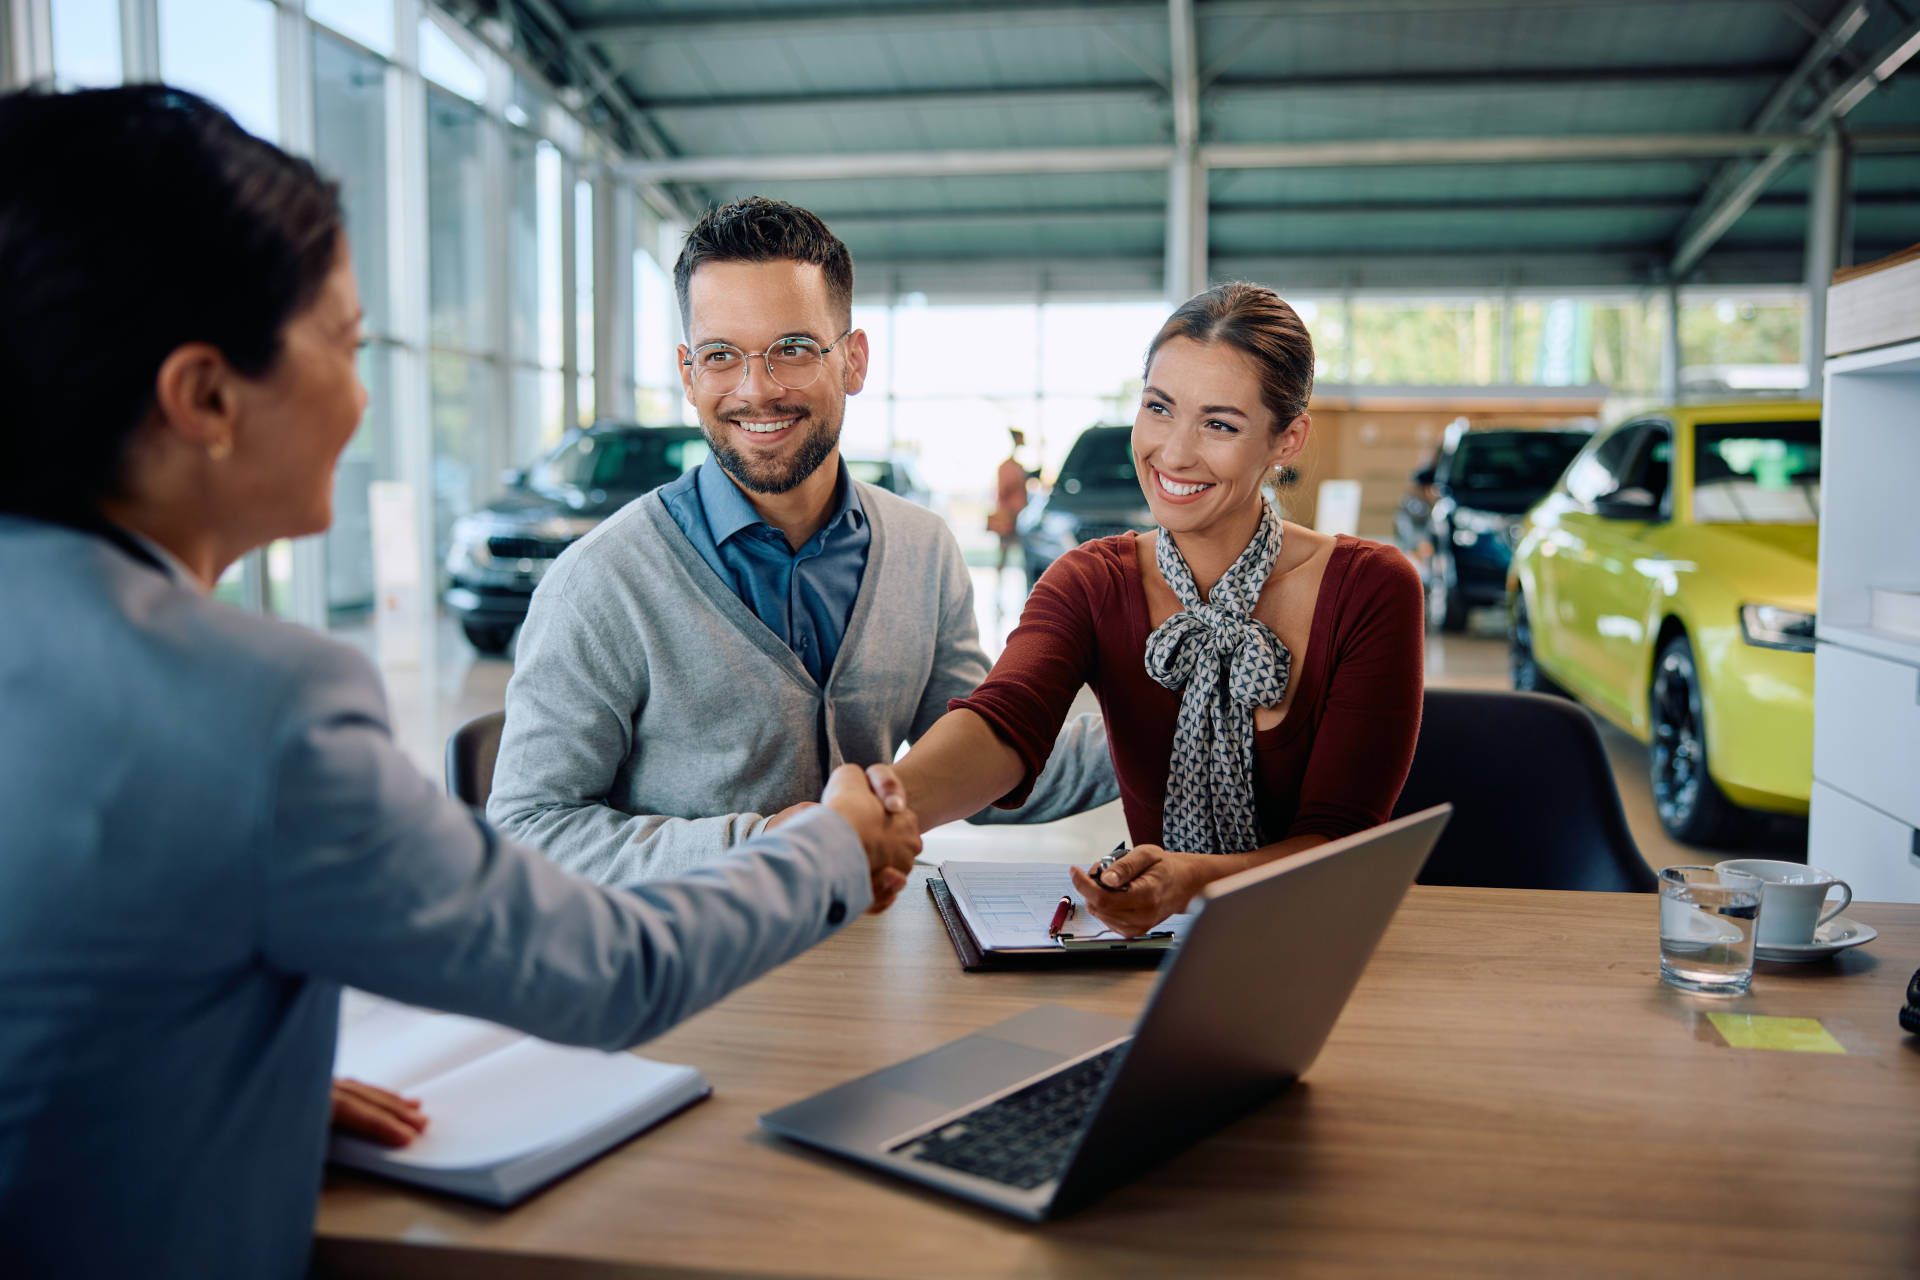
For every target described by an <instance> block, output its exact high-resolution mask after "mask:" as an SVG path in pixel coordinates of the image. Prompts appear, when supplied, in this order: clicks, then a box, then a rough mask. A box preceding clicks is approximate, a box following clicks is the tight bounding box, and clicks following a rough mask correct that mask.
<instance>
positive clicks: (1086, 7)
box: [574, 0, 1775, 45]
mask: <svg viewBox="0 0 1920 1280" xmlns="http://www.w3.org/2000/svg"><path fill="white" fill-rule="evenodd" d="M1750 2H1751V3H1752V4H1753V5H1754V6H1755V7H1759V6H1760V5H1762V4H1766V5H1768V6H1771V5H1772V4H1773V3H1775V0H1750ZM1634 3H1636V0H1201V3H1200V4H1199V6H1198V8H1199V17H1200V19H1201V20H1202V21H1205V20H1207V19H1211V18H1261V17H1269V16H1280V17H1349V16H1352V17H1367V16H1372V15H1380V14H1422V13H1475V12H1479V13H1503V12H1515V11H1521V10H1525V11H1529V12H1534V11H1538V10H1541V9H1601V10H1606V9H1616V8H1624V7H1627V6H1629V5H1632V4H1634ZM1165 10H1166V5H1165V4H1164V3H1161V2H1160V0H1099V2H1098V3H1089V4H1061V3H1054V4H1025V3H1021V2H1020V0H975V2H974V3H970V4H965V5H955V6H951V7H939V8H936V7H932V6H914V7H912V8H900V7H897V6H893V5H888V6H885V7H882V6H878V5H839V6H835V7H833V8H828V9H811V10H807V11H804V12H795V11H793V10H791V9H786V8H775V7H771V6H768V7H763V8H757V9H744V10H742V9H714V10H710V11H708V12H706V13H700V14H675V15H674V16H672V17H659V18H584V19H582V20H581V21H580V22H578V23H577V24H575V27H574V30H575V31H577V32H578V33H579V34H580V35H582V36H584V37H586V38H588V39H590V40H595V41H599V42H601V43H604V44H609V45H613V44H621V45H631V44H663V43H667V42H669V41H675V40H696V39H697V40H725V39H755V38H759V37H762V36H766V35H769V34H772V35H778V36H780V37H783V38H791V37H795V36H841V35H849V34H852V35H899V34H913V33H917V32H924V31H951V30H954V29H956V28H968V27H993V28H1000V29H1005V28H1032V27H1059V26H1080V25H1088V24H1097V23H1136V24H1148V23H1151V24H1153V25H1154V26H1158V25H1159V24H1160V22H1161V21H1162V20H1163V15H1164V13H1165Z"/></svg>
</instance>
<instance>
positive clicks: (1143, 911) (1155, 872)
mask: <svg viewBox="0 0 1920 1280" xmlns="http://www.w3.org/2000/svg"><path fill="white" fill-rule="evenodd" d="M1100 878H1101V879H1102V880H1105V881H1106V882H1107V883H1108V884H1110V885H1113V886H1115V887H1114V888H1112V889H1103V888H1101V887H1100V886H1099V885H1097V884H1095V883H1094V881H1093V878H1092V877H1091V876H1089V875H1088V874H1087V873H1086V872H1084V871H1082V870H1081V869H1080V868H1078V867H1074V868H1073V887H1074V888H1075V889H1077V890H1079V891H1080V896H1081V897H1083V898H1085V899H1086V900H1087V910H1088V911H1090V912H1092V913H1093V916H1094V918H1095V919H1096V920H1098V921H1099V922H1100V923H1101V924H1104V925H1105V926H1107V928H1109V929H1112V930H1113V931H1114V932H1115V933H1118V934H1122V935H1124V936H1126V937H1129V938H1136V937H1139V936H1140V935H1141V934H1143V933H1145V932H1147V931H1148V930H1149V929H1151V928H1153V926H1155V925H1157V924H1159V923H1160V922H1161V921H1162V920H1165V919H1166V918H1167V917H1168V916H1171V915H1178V914H1179V913H1180V912H1182V911H1185V910H1186V909H1187V903H1188V902H1189V901H1191V900H1192V898H1193V895H1194V894H1196V893H1198V892H1199V891H1200V888H1201V886H1202V885H1204V884H1205V883H1206V881H1207V877H1206V876H1205V875H1204V874H1202V872H1201V867H1200V864H1199V855H1198V854H1192V853H1170V852H1168V851H1167V850H1165V849H1162V848H1161V847H1160V846H1159V845H1157V844H1137V845H1135V846H1133V848H1131V849H1129V850H1127V855H1126V856H1125V857H1124V858H1118V859H1116V860H1115V861H1114V862H1113V863H1112V865H1110V866H1109V867H1107V869H1106V871H1105V872H1104V873H1103V874H1102V875H1101V877H1100ZM1123 885H1124V886H1125V888H1124V889H1122V888H1121V887H1120V886H1123Z"/></svg>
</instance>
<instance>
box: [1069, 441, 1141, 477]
mask: <svg viewBox="0 0 1920 1280" xmlns="http://www.w3.org/2000/svg"><path fill="white" fill-rule="evenodd" d="M1132 446H1133V432H1132V431H1129V430H1124V429H1120V430H1103V429H1099V428H1096V429H1094V430H1092V431H1085V432H1082V433H1081V435H1080V438H1079V439H1078V440H1075V441H1074V442H1073V449H1072V450H1071V451H1070V452H1069V453H1068V454H1067V460H1066V462H1065V463H1063V464H1062V465H1061V467H1060V481H1061V483H1063V484H1064V483H1065V482H1066V481H1069V480H1077V481H1078V482H1079V486H1080V487H1081V488H1086V489H1118V488H1133V487H1135V486H1136V485H1138V484H1139V483H1140V481H1139V477H1137V476H1136V475H1134V472H1133V448H1132Z"/></svg>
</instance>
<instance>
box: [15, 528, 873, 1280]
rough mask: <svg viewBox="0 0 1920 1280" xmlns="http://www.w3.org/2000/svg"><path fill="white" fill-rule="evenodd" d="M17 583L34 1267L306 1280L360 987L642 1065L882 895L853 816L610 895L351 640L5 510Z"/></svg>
mask: <svg viewBox="0 0 1920 1280" xmlns="http://www.w3.org/2000/svg"><path fill="white" fill-rule="evenodd" d="M0 581H4V582H5V583H6V584H7V590H8V593H9V596H10V598H11V601H12V604H11V605H10V606H9V609H8V611H7V621H6V624H5V626H4V627H0V823H4V825H0V832H4V834H3V835H0V849H3V852H0V1240H5V1241H6V1242H7V1255H8V1256H7V1264H8V1266H10V1267H14V1268H19V1269H20V1270H21V1273H22V1274H28V1275H37V1274H61V1275H96V1274H97V1275H116V1276H117V1275H143V1276H148V1275H180V1276H195V1277H202V1276H226V1275H232V1276H243V1275H244V1276H270V1275H288V1276H293V1275H299V1274H301V1273H302V1272H303V1271H304V1269H305V1265H306V1258H307V1253H308V1248H309V1237H310V1234H311V1231H312V1222H313V1211H314V1199H315V1196H316V1193H317V1191H318V1187H319V1182H320V1171H321V1163H322V1159H323V1155H324V1150H325V1141H326V1131H327V1115H328V1081H329V1077H330V1074H331V1068H332V1058H333V1044H334V1033H335V1026H336V1020H337V1017H338V1003H339V989H340V986H341V984H343V983H344V984H350V985H352V986H356V987H362V988H364V989H366V990H368V991H373V992H377V993H379V994H382V995H386V996H390V997H393V998H395V999H398V1000H403V1001H408V1002H411V1003H416V1004H423V1005H429V1006H433V1007H436V1008H441V1009H448V1010H453V1011H456V1012H460V1013H466V1014H472V1015H475V1016H478V1017H482V1018H489V1019H493V1020H495V1021H498V1022H502V1023H506V1024H509V1025H511V1026H514V1027H518V1028H520V1029H522V1030H525V1031H529V1032H532V1033H534V1034H536V1035H539V1036H544V1037H546V1038H548V1039H550V1040H557V1041H561V1042H563V1043H570V1044H586V1045H599V1046H603V1047H606V1048H617V1047H624V1046H627V1045H631V1044H634V1043H636V1042H638V1041H642V1040H645V1039H647V1038H649V1037H650V1036H653V1035H656V1034H658V1033H659V1032H661V1031H663V1030H665V1029H666V1028H667V1027H669V1026H671V1025H672V1024H673V1023H675V1022H677V1021H679V1020H680V1019H682V1018H684V1017H687V1016H688V1015H690V1014H692V1013H693V1012H695V1011H696V1010H698V1009H700V1008H701V1007H702V1006H704V1005H706V1004H708V1003H710V1002H712V1001H714V1000H716V999H718V998H719V997H720V996H722V995H724V994H725V993H726V992H728V991H729V990H731V989H732V988H734V987H735V986H738V985H739V984H741V983H743V982H746V981H749V980H750V979H752V978H754V977H756V976H758V975H759V974H761V973H763V972H765V971H766V970H768V969H770V968H772V967H773V966H775V965H777V964H779V963H781V962H782V961H784V960H787V959H789V958H790V957H792V956H794V955H796V954H797V953H799V952H800V951H802V950H804V949H805V948H807V947H809V946H811V945H812V944H814V943H815V942H818V941H819V940H820V939H822V938H823V937H825V936H827V935H828V934H829V933H831V932H833V931H834V929H835V928H836V927H838V926H840V925H841V924H843V923H844V922H845V921H846V920H848V919H851V918H852V917H853V916H855V915H857V914H858V913H860V912H861V911H863V910H864V909H865V908H866V907H867V906H868V904H869V902H870V898H869V890H868V876H867V865H866V859H865V857H864V856H863V854H862V853H861V850H860V845H859V841H858V839H857V838H856V836H855V835H854V833H853V830H852V828H851V827H849V826H848V825H847V823H846V821H845V820H844V819H842V818H841V817H840V816H839V815H837V814H835V813H833V812H832V811H831V810H828V809H825V808H821V809H818V810H813V811H810V812H809V813H808V815H807V816H806V820H805V821H796V822H794V823H792V824H789V825H787V826H785V827H782V828H781V829H780V830H778V831H776V832H774V833H772V834H770V835H768V836H764V837H761V838H759V839H757V840H754V841H752V842H749V843H748V844H747V845H746V846H744V847H743V848H742V849H741V850H740V852H739V853H738V854H737V855H736V856H734V857H731V858H728V859H726V860H724V861H721V862H718V863H716V864H714V865H713V866H712V867H711V868H708V869H705V870H702V871H700V872H698V873H696V874H692V875H688V876H685V877H682V878H680V879H677V880H667V881H660V882H656V883H653V884H649V885H646V886H643V887H640V888H636V889H633V890H609V889H603V888H599V887H596V886H594V885H592V884H589V883H587V882H586V881H584V880H580V879H577V878H575V877H573V876H571V875H569V874H567V873H566V872H564V871H562V870H560V869H559V868H557V867H555V866H554V865H553V864H552V863H550V862H548V861H547V860H546V859H545V858H543V857H541V856H540V855H539V854H538V853H536V852H534V851H533V850H531V849H528V848H526V847H524V846H521V845H517V844H514V843H512V842H510V841H507V840H503V839H497V838H495V837H494V835H493V834H492V833H491V832H490V831H489V830H488V829H487V828H486V827H485V826H484V825H483V824H481V823H479V822H477V821H476V820H475V818H474V817H473V816H472V815H471V814H469V813H468V812H467V811H466V810H465V809H464V808H462V807H461V806H460V805H458V804H456V803H454V802H452V801H450V800H448V799H447V798H446V797H445V796H444V795H442V794H441V793H440V791H439V790H438V789H437V788H436V787H435V786H433V785H432V784H431V783H430V782H428V781H427V780H426V779H425V778H423V777H422V776H421V775H420V774H419V773H418V772H417V771H416V770H414V769H413V768H412V767H411V766H410V765H409V764H408V763H407V762H406V761H405V760H404V758H403V757H402V756H401V754H400V753H399V751H398V750H397V749H396V748H395V747H394V745H393V742H392V740H391V736H390V734H389V731H388V725H387V713H386V708H385V705H384V700H383V697H382V694H381V689H380V685H379V681H378V679H377V678H376V676H375V674H374V672H373V670H372V669H371V668H370V667H369V666H368V664H367V663H366V661H365V660H364V659H362V658H361V657H360V656H358V655H357V654H356V653H354V652H353V651H352V650H350V649H347V648H345V647H343V646H341V645H338V644H336V643H333V642H332V641H330V640H328V639H326V638H325V637H323V636H320V635H317V634H315V633H313V632H310V631H307V630H304V629H301V628H298V627H294V626H290V625H287V624H283V623H279V622H274V621H271V620H267V619H262V618H256V617H250V616H247V615H244V614H241V613H238V612H236V611H233V610H231V609H227V608H225V607H222V606H220V605H216V604H213V603H211V602H209V601H208V600H206V599H205V598H203V597H202V596H201V595H200V593H199V592H198V591H196V590H194V589H192V588H191V587H189V586H186V585H183V584H182V583H181V582H180V581H178V580H177V577H176V576H174V574H172V573H170V572H168V571H166V570H165V569H163V568H162V567H156V565H155V564H154V563H143V562H142V561H141V560H139V559H137V558H135V556H134V555H131V554H129V553H128V551H126V550H123V549H122V548H120V547H117V546H115V545H114V544H113V543H111V542H109V541H108V540H106V539H105V538H102V537H99V536H96V535H93V534H89V533H84V532H79V531H75V530H70V529H65V528H61V527H57V526H52V525H46V524H39V523H33V522H28V521H24V520H20V519H16V518H12V517H6V516H0Z"/></svg>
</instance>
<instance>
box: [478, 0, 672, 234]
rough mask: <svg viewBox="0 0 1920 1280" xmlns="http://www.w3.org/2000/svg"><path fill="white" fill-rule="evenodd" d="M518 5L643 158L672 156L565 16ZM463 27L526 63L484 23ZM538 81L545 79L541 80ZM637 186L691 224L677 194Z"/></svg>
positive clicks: (542, 2)
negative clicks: (542, 26) (549, 38)
mask: <svg viewBox="0 0 1920 1280" xmlns="http://www.w3.org/2000/svg"><path fill="white" fill-rule="evenodd" d="M517 3H518V4H520V5H522V6H524V7H525V8H526V10H527V11H528V12H529V13H531V14H532V15H533V16H534V17H535V18H537V19H538V20H539V21H540V22H542V23H543V24H545V26H546V27H547V29H548V31H549V33H550V34H551V35H552V37H553V38H554V39H555V40H556V41H558V42H559V45H560V51H561V55H562V57H563V58H564V59H565V60H566V61H567V62H568V63H569V64H571V65H572V66H573V67H574V68H576V70H577V73H578V74H579V75H580V76H581V78H582V80H583V81H584V83H585V86H586V89H587V91H588V92H589V93H590V94H591V95H592V96H593V97H596V98H598V99H599V100H600V101H601V102H603V103H605V104H606V108H607V110H608V111H610V112H611V113H612V114H613V115H614V117H615V118H616V119H618V120H619V121H620V122H621V124H623V125H625V126H626V129H627V134H628V136H629V137H630V138H632V139H633V143H634V145H635V146H636V147H637V148H638V149H639V150H640V152H641V153H642V154H643V155H646V156H648V157H650V158H658V157H666V156H671V155H672V154H673V148H672V147H671V146H669V145H668V144H667V140H666V139H665V138H663V137H662V136H661V135H660V131H659V130H657V129H655V128H654V127H653V123H652V122H651V121H649V120H648V119H647V118H646V117H644V116H642V115H641V114H640V113H639V111H638V110H636V109H635V108H634V106H633V103H632V102H631V100H630V99H629V98H628V97H627V93H626V90H625V89H623V88H621V86H620V83H619V78H618V76H617V75H616V74H615V73H614V72H612V71H611V70H609V69H608V68H607V67H605V66H603V65H602V64H601V61H600V57H599V56H598V55H597V53H596V51H594V50H592V49H590V48H588V47H587V46H586V44H585V43H583V42H582V41H581V40H580V38H579V37H578V36H577V35H575V34H574V30H573V25H572V24H571V23H570V22H568V20H567V18H566V16H565V15H564V14H562V13H561V12H560V11H559V10H557V9H555V8H554V7H553V5H552V3H551V2H550V0H517ZM466 25H467V28H468V30H469V31H472V32H473V33H474V34H475V35H476V36H478V37H479V38H480V39H481V40H483V41H484V42H486V43H487V44H488V45H489V46H491V47H492V48H493V49H494V51H495V52H496V53H498V54H500V55H501V56H502V57H505V58H507V59H508V60H509V61H510V62H513V63H514V64H515V65H516V66H523V65H524V64H525V59H524V58H523V57H519V56H517V53H516V51H514V50H511V49H507V48H503V47H501V46H500V44H499V42H498V41H495V40H494V39H492V37H491V36H489V35H488V34H487V33H486V32H485V31H484V29H483V24H482V23H480V22H479V21H473V20H470V21H468V23H467V24H466ZM521 74H522V75H525V74H527V70H522V71H521ZM540 78H542V79H544V77H540ZM639 185H640V187H641V194H642V195H643V196H644V197H645V198H646V200H647V202H648V203H649V204H651V205H653V206H654V209H655V211H656V212H657V213H660V214H662V215H665V216H669V217H675V218H678V219H680V220H681V221H683V222H692V221H693V220H694V219H695V218H696V217H698V216H699V215H698V211H697V210H696V209H694V207H693V205H692V204H691V203H690V202H689V201H688V200H687V199H686V198H685V197H684V196H682V195H680V194H679V193H677V192H673V191H668V190H666V189H664V188H661V187H658V186H655V185H653V184H651V183H641V184H639Z"/></svg>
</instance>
